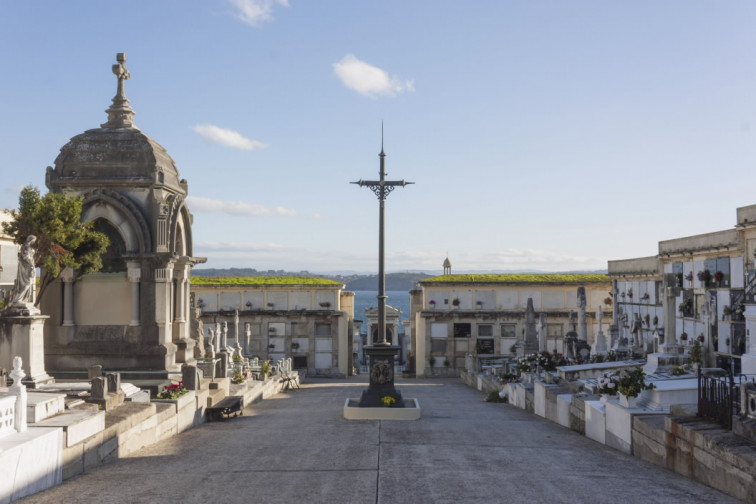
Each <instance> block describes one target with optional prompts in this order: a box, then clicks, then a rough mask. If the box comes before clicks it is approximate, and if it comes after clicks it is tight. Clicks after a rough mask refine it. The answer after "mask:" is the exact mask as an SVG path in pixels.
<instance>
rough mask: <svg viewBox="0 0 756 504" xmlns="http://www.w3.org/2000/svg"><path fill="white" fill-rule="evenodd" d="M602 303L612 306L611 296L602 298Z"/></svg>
mask: <svg viewBox="0 0 756 504" xmlns="http://www.w3.org/2000/svg"><path fill="white" fill-rule="evenodd" d="M604 304H605V305H607V306H612V298H610V297H606V298H604Z"/></svg>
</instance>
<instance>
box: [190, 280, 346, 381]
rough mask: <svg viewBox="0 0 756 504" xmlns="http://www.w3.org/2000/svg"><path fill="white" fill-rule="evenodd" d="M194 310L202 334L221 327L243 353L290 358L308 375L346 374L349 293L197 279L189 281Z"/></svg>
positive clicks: (323, 286)
mask: <svg viewBox="0 0 756 504" xmlns="http://www.w3.org/2000/svg"><path fill="white" fill-rule="evenodd" d="M192 282H193V285H192V292H193V297H194V302H195V306H196V307H197V308H198V309H199V310H201V316H200V320H201V321H202V326H203V333H204V336H205V339H207V337H208V334H209V333H208V331H210V329H215V328H216V327H219V324H223V323H224V322H225V323H226V326H227V328H228V329H227V331H228V338H229V339H230V340H234V339H237V338H238V339H237V341H236V344H237V345H240V346H241V348H242V349H243V353H244V354H245V355H248V356H259V357H260V358H261V359H272V360H273V361H274V362H275V361H277V360H279V359H283V358H288V357H291V358H292V364H293V367H294V368H295V369H302V370H306V371H307V374H308V375H319V376H347V375H350V374H351V370H352V366H353V365H354V363H353V361H352V359H353V355H352V352H351V351H350V349H351V348H352V346H353V333H354V293H352V292H346V291H344V290H343V289H344V284H342V283H339V282H335V281H332V280H326V279H322V278H299V277H244V278H234V277H200V278H193V279H192Z"/></svg>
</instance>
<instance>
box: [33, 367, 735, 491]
mask: <svg viewBox="0 0 756 504" xmlns="http://www.w3.org/2000/svg"><path fill="white" fill-rule="evenodd" d="M398 386H399V388H400V390H401V391H402V394H403V395H404V397H406V398H412V397H417V398H418V399H419V401H420V405H421V407H422V408H423V418H422V420H419V421H414V422H396V421H395V422H388V421H384V422H379V421H347V420H344V419H343V417H342V408H343V405H344V401H345V399H346V398H347V397H359V394H360V392H361V391H362V390H363V389H364V388H365V387H366V383H365V382H364V381H359V380H314V379H308V380H307V383H305V384H303V385H302V389H301V390H299V391H295V392H287V393H284V394H279V395H278V396H276V397H274V398H271V399H268V400H265V401H263V402H260V403H257V404H254V405H252V406H251V407H249V408H247V409H246V410H245V412H244V416H243V417H238V418H236V419H231V420H229V421H226V422H217V423H210V424H207V425H205V426H203V427H201V428H198V429H194V430H191V431H188V432H185V433H183V434H180V435H179V436H175V437H173V438H172V439H169V440H166V441H164V442H162V443H159V444H156V445H154V446H152V447H149V448H146V449H144V450H142V451H140V452H138V453H137V454H135V455H134V456H132V457H130V458H127V459H123V460H121V461H118V462H115V463H113V464H110V465H108V466H105V467H102V468H99V469H96V470H94V471H92V472H91V473H89V474H85V475H82V476H79V477H76V478H74V479H72V480H69V481H67V482H65V483H63V485H60V486H58V487H55V488H52V489H50V490H48V491H46V492H42V493H40V494H37V495H34V496H31V497H29V498H27V499H24V500H22V501H19V502H22V503H24V504H32V503H39V504H42V503H55V504H58V503H62V502H76V503H89V502H92V503H98V504H108V503H124V502H129V503H153V502H156V503H157V502H159V503H198V504H214V503H222V504H232V503H245V504H246V503H259V502H261V503H275V504H299V503H307V504H310V503H329V504H338V503H349V504H363V503H364V504H374V503H378V504H395V503H411V504H422V503H434V504H438V503H500V502H507V503H520V502H522V503H528V504H533V503H562V502H564V503H571V504H575V503H604V502H607V503H616V502H622V503H624V502H629V503H634V502H638V503H644V504H651V503H657V502H658V503H663V504H675V503H692V502H703V503H707V502H710V503H718V504H724V503H729V502H738V501H736V500H733V499H730V498H729V497H727V496H725V495H723V494H721V493H719V492H717V491H716V490H712V489H710V488H708V487H706V486H703V485H700V484H698V483H695V482H693V481H690V480H688V479H686V478H683V477H681V476H678V475H677V474H675V473H673V472H670V471H667V470H665V469H661V468H658V467H656V466H653V465H651V464H647V463H645V462H642V461H640V460H638V459H635V458H633V457H631V456H629V455H624V454H622V453H619V452H617V451H615V450H612V449H610V448H606V447H605V446H603V445H600V444H598V443H595V442H593V441H591V440H589V439H587V438H585V437H583V436H581V435H579V434H577V433H574V432H572V431H570V430H568V429H565V428H563V427H560V426H558V425H556V424H553V423H551V422H549V421H547V420H544V419H541V418H540V417H537V416H535V415H532V414H530V413H526V412H524V411H522V410H520V409H517V408H514V407H512V406H509V405H506V404H494V403H485V402H483V394H481V393H480V392H477V391H476V390H473V389H470V388H468V387H465V386H464V385H462V384H461V383H459V381H458V380H407V381H402V382H398Z"/></svg>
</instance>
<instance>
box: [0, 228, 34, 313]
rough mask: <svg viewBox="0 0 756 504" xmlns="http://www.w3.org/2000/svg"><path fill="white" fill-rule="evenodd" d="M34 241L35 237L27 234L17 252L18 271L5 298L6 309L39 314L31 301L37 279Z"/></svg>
mask: <svg viewBox="0 0 756 504" xmlns="http://www.w3.org/2000/svg"><path fill="white" fill-rule="evenodd" d="M36 243H37V237H36V236H34V235H29V236H27V237H26V241H25V242H24V244H23V245H22V246H21V250H19V252H18V272H17V274H16V282H15V283H14V285H13V290H11V292H10V294H9V296H8V299H7V303H6V310H7V311H10V312H13V313H18V314H23V315H39V309H38V308H36V307H35V306H34V303H33V298H34V288H35V287H36V279H37V268H36V266H35V265H34V253H35V252H36V249H35V244H36Z"/></svg>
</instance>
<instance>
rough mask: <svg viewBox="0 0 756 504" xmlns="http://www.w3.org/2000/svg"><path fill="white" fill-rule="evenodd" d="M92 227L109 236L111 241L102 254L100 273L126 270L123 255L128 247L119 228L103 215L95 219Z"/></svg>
mask: <svg viewBox="0 0 756 504" xmlns="http://www.w3.org/2000/svg"><path fill="white" fill-rule="evenodd" d="M92 227H93V229H94V230H95V231H98V232H100V233H102V234H104V235H105V236H107V237H108V240H109V241H110V243H109V245H108V248H107V249H106V250H105V253H104V254H103V255H102V268H101V269H100V273H122V272H125V271H126V261H124V260H123V256H124V254H126V253H127V252H128V250H127V247H126V241H125V240H124V239H123V236H122V235H121V233H120V231H119V228H118V227H117V226H115V225H113V224H112V223H111V222H110V221H109V220H107V219H105V218H103V217H98V218H97V219H95V220H94V222H93V225H92Z"/></svg>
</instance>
